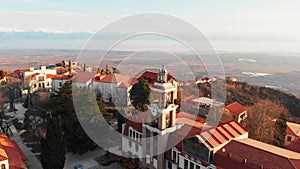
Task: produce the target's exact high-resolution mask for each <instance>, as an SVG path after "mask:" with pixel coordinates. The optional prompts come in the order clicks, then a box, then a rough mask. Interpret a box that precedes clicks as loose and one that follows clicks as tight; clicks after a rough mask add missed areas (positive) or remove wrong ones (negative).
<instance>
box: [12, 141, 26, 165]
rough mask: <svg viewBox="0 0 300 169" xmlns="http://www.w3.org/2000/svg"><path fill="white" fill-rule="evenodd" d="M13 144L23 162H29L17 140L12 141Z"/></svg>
mask: <svg viewBox="0 0 300 169" xmlns="http://www.w3.org/2000/svg"><path fill="white" fill-rule="evenodd" d="M11 143H12V144H13V146H14V148H15V149H16V151H17V152H18V153H19V155H20V156H21V158H22V160H23V161H27V160H28V159H27V157H26V155H25V154H24V153H23V151H22V150H21V148H20V147H19V145H18V144H17V142H16V141H15V140H11Z"/></svg>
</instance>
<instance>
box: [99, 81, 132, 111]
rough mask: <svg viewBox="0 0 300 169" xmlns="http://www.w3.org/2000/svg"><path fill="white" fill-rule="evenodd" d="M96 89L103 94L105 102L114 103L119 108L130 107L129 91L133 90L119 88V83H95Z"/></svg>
mask: <svg viewBox="0 0 300 169" xmlns="http://www.w3.org/2000/svg"><path fill="white" fill-rule="evenodd" d="M94 87H95V89H96V90H98V91H99V92H100V93H101V94H102V98H103V101H104V102H110V101H111V102H113V103H114V104H115V105H116V106H117V107H126V106H128V105H130V100H129V91H130V89H131V88H118V87H117V83H102V82H95V83H94Z"/></svg>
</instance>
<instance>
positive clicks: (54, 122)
mask: <svg viewBox="0 0 300 169" xmlns="http://www.w3.org/2000/svg"><path fill="white" fill-rule="evenodd" d="M41 148H42V153H41V164H42V167H43V169H53V168H55V169H63V168H64V165H65V160H66V157H65V155H66V150H65V146H64V139H63V131H62V127H61V121H60V120H58V119H57V118H53V119H52V118H51V119H50V120H49V122H48V125H47V133H46V138H42V139H41Z"/></svg>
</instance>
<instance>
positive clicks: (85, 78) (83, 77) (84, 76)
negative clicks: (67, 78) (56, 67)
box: [72, 72, 96, 83]
mask: <svg viewBox="0 0 300 169" xmlns="http://www.w3.org/2000/svg"><path fill="white" fill-rule="evenodd" d="M95 75H96V74H95V73H92V72H78V73H77V74H76V75H75V76H73V79H72V80H75V82H77V83H87V82H89V81H90V80H92V79H93V78H94V77H95Z"/></svg>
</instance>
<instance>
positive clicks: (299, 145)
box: [286, 138, 300, 153]
mask: <svg viewBox="0 0 300 169" xmlns="http://www.w3.org/2000/svg"><path fill="white" fill-rule="evenodd" d="M286 148H287V149H289V150H291V151H295V152H298V153H300V139H299V138H298V139H297V140H295V141H293V142H292V143H291V144H289V145H288V146H287V147H286Z"/></svg>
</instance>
